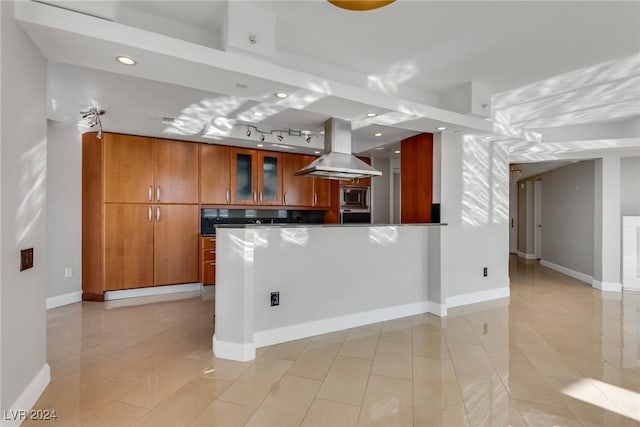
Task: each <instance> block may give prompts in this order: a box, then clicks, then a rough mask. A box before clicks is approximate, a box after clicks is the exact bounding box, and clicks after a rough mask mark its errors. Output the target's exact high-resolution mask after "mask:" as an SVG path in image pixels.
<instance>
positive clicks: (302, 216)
mask: <svg viewBox="0 0 640 427" xmlns="http://www.w3.org/2000/svg"><path fill="white" fill-rule="evenodd" d="M323 218H324V212H323V211H308V210H286V209H218V208H203V209H201V210H200V232H201V234H215V226H216V224H255V223H258V222H259V223H262V224H322V223H323Z"/></svg>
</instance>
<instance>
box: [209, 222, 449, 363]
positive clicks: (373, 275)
mask: <svg viewBox="0 0 640 427" xmlns="http://www.w3.org/2000/svg"><path fill="white" fill-rule="evenodd" d="M440 233H441V226H439V225H432V226H419V225H398V226H380V227H376V226H354V227H343V226H324V227H323V226H309V227H304V226H300V227H288V226H287V227H273V226H257V227H247V228H219V229H218V233H217V235H218V240H217V260H218V268H217V270H216V318H215V322H216V323H215V334H216V335H215V343H214V350H215V351H216V356H217V357H222V358H232V359H235V360H249V359H251V358H252V357H253V353H254V351H255V346H258V347H260V346H263V345H269V344H273V343H276V342H283V341H290V340H293V339H298V338H301V337H305V336H312V335H317V334H320V333H325V332H329V331H333V330H340V329H346V328H350V327H354V326H359V325H362V324H368V323H376V322H380V321H383V320H389V319H392V318H398V317H405V316H410V315H414V314H418V313H424V312H427V311H430V312H433V313H437V314H439V315H441V314H446V308H444V307H443V305H442V302H443V301H442V299H441V295H442V292H440V290H439V287H440V286H441V282H440V280H439V277H440V265H441V264H440V257H439V238H440ZM436 288H438V289H436ZM275 291H278V292H279V293H280V305H279V306H278V307H271V306H270V293H271V292H275ZM221 343H224V344H221ZM234 348H244V349H243V350H242V351H241V352H240V354H239V356H238V357H234V355H233V354H230V353H227V352H226V351H227V350H226V349H231V350H233V349H234ZM245 350H246V351H245ZM231 353H233V352H231Z"/></svg>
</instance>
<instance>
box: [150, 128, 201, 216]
mask: <svg viewBox="0 0 640 427" xmlns="http://www.w3.org/2000/svg"><path fill="white" fill-rule="evenodd" d="M198 164H199V162H198V144H193V143H188V142H187V143H185V142H179V141H169V140H167V139H156V140H155V184H156V188H155V201H156V203H198V180H199V174H198V170H199V169H198Z"/></svg>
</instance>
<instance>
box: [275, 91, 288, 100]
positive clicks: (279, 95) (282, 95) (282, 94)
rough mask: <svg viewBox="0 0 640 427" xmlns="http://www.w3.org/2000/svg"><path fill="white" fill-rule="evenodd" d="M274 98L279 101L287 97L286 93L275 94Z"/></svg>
mask: <svg viewBox="0 0 640 427" xmlns="http://www.w3.org/2000/svg"><path fill="white" fill-rule="evenodd" d="M276 97H277V98H280V99H285V98H288V97H289V94H288V93H287V92H276Z"/></svg>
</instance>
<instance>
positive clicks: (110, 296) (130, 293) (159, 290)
mask: <svg viewBox="0 0 640 427" xmlns="http://www.w3.org/2000/svg"><path fill="white" fill-rule="evenodd" d="M201 289H202V284H201V283H185V284H184V285H167V286H151V287H148V288H137V289H124V290H122V291H108V292H105V293H104V300H105V301H112V300H116V299H123V298H135V297H148V296H152V295H164V294H173V293H177V292H189V291H199V290H201Z"/></svg>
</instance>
